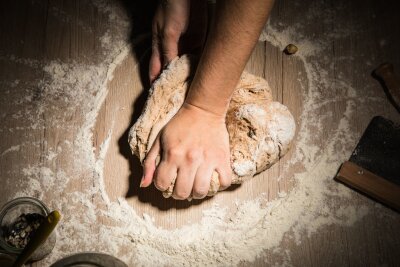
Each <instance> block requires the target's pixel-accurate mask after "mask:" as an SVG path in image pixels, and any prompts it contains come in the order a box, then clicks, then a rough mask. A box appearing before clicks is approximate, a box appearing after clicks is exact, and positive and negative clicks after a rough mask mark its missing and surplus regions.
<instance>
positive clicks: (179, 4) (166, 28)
mask: <svg viewBox="0 0 400 267" xmlns="http://www.w3.org/2000/svg"><path fill="white" fill-rule="evenodd" d="M191 11H193V12H191ZM206 31H207V1H205V0H194V1H190V0H162V1H160V4H159V5H158V8H157V10H156V13H155V16H154V19H153V26H152V32H153V37H152V54H151V58H150V65H149V78H150V83H152V82H153V81H154V80H155V79H156V78H157V77H158V75H159V74H160V72H161V70H162V68H164V67H165V66H166V65H167V64H168V63H169V62H171V60H172V59H174V58H175V57H176V56H178V55H182V54H184V53H196V52H199V50H201V49H202V47H203V44H204V41H205V35H206ZM181 37H182V38H181Z"/></svg>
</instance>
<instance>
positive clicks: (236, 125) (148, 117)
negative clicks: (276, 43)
mask: <svg viewBox="0 0 400 267" xmlns="http://www.w3.org/2000/svg"><path fill="white" fill-rule="evenodd" d="M191 61H192V64H191ZM193 61H194V60H193V59H192V58H191V57H189V56H187V55H184V56H181V57H179V58H175V59H174V60H173V61H172V62H171V63H170V64H169V65H168V66H167V68H166V69H165V70H164V71H163V72H162V74H161V75H160V77H159V78H158V79H157V80H156V81H155V82H154V83H153V86H152V87H151V88H150V91H149V97H148V99H147V102H146V104H145V107H144V110H143V113H142V115H141V116H140V117H139V119H138V120H137V122H136V123H135V124H134V125H133V126H132V128H131V129H130V132H129V144H130V147H131V149H132V152H133V153H134V154H135V155H136V156H138V157H139V159H140V161H141V162H143V160H144V158H145V156H146V153H147V152H148V151H149V150H150V148H151V146H152V144H153V142H154V140H155V138H156V137H157V135H158V133H159V132H160V130H161V129H162V128H163V127H164V125H165V124H167V123H168V121H169V120H170V119H171V118H172V117H173V116H174V115H175V114H176V113H177V112H178V110H179V108H180V107H181V106H182V104H183V102H184V98H185V95H186V91H187V90H188V88H189V85H190V81H191V74H192V71H193V70H192V68H191V66H192V67H193V66H194V65H195V63H194V62H193ZM226 116H227V117H226V126H227V130H228V133H229V143H230V152H231V166H232V171H233V172H232V174H233V177H232V184H240V183H242V182H243V181H245V180H246V179H248V178H251V177H253V176H254V175H255V174H257V173H260V172H262V171H264V170H266V169H268V168H269V167H270V166H271V165H272V164H274V163H275V162H277V161H278V160H279V158H281V157H282V156H283V155H284V154H285V153H286V152H287V151H288V150H289V147H290V144H291V142H292V140H293V138H294V134H295V128H296V126H295V121H294V119H293V116H292V114H291V113H290V111H289V110H288V109H287V107H286V106H284V105H282V104H280V103H279V102H274V101H273V100H272V94H271V89H270V87H269V85H268V83H267V81H265V80H264V79H262V78H260V77H256V76H254V75H251V74H249V73H247V72H243V74H242V76H241V77H240V81H239V83H238V85H237V88H236V90H235V91H234V93H233V96H232V100H231V102H230V104H229V109H228V112H227V115H226ZM174 183H175V181H173V183H172V184H171V186H170V187H169V188H168V190H166V191H165V192H163V195H164V197H170V196H171V195H172V192H173V187H174ZM218 188H219V179H218V173H216V172H214V173H213V176H212V179H211V185H210V190H209V192H208V195H209V196H210V195H214V194H216V193H217V192H218Z"/></svg>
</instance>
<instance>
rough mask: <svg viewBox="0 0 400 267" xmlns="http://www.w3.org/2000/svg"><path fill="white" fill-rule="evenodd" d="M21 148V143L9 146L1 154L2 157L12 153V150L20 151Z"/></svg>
mask: <svg viewBox="0 0 400 267" xmlns="http://www.w3.org/2000/svg"><path fill="white" fill-rule="evenodd" d="M20 148H21V145H16V146H12V147H10V148H7V149H6V150H4V151H3V153H1V154H0V157H2V156H4V155H6V154H8V153H10V152H18V151H19V150H20Z"/></svg>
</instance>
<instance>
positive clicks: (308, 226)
mask: <svg viewBox="0 0 400 267" xmlns="http://www.w3.org/2000/svg"><path fill="white" fill-rule="evenodd" d="M94 3H96V6H97V7H98V8H99V10H100V11H101V10H103V11H104V13H106V14H108V17H109V20H110V21H115V20H118V16H117V14H118V12H116V11H115V9H116V8H117V7H114V6H109V4H108V2H106V1H95V2H94ZM310 10H311V11H310V14H305V16H306V15H308V16H313V15H315V14H314V13H318V12H319V14H321V10H319V11H318V10H317V11H318V12H316V11H315V9H310ZM52 12H57V14H59V15H60V16H63V13H62V12H61V11H60V10H57V9H53V10H52ZM313 12H314V13H313ZM327 15H330V14H329V13H328V14H327ZM82 23H83V22H82ZM117 25H118V26H119V27H121V25H128V23H127V22H126V21H122V22H121V23H119V24H117ZM303 27H304V25H300V24H296V25H292V26H291V27H287V26H285V25H282V24H280V25H274V24H272V23H270V24H269V25H268V27H267V28H266V30H265V31H264V32H263V34H262V35H261V37H260V39H261V40H268V42H270V43H272V44H273V45H274V46H276V47H278V48H280V49H283V48H284V47H285V46H286V45H287V44H288V43H292V42H293V43H296V44H297V45H298V47H299V52H298V53H297V54H296V55H295V56H296V57H297V58H298V59H299V60H301V62H302V63H303V64H304V68H305V71H306V73H305V74H306V76H307V81H303V80H300V81H299V83H300V84H301V85H302V89H303V92H302V95H303V110H302V115H301V118H300V121H299V126H298V128H299V131H298V136H297V140H296V141H295V147H294V149H295V151H294V153H293V155H294V156H293V157H292V159H291V160H290V161H289V162H288V163H287V164H286V166H283V169H291V167H292V166H294V165H296V164H301V165H302V167H303V169H304V171H303V172H301V173H296V174H295V175H294V180H295V182H296V185H295V187H294V188H293V189H292V190H291V191H290V192H288V193H285V192H280V193H279V195H278V196H279V197H278V198H277V199H276V200H273V201H270V202H266V200H265V197H264V196H263V195H261V196H260V197H259V198H258V199H255V200H251V201H237V202H236V207H235V209H234V210H229V209H228V208H227V207H224V206H218V205H214V206H213V207H212V208H211V209H209V210H205V211H204V212H203V213H204V214H203V217H202V219H201V221H200V222H197V223H194V224H192V225H187V226H184V227H182V228H179V229H174V230H166V229H162V228H160V227H157V226H155V224H154V220H153V219H152V218H151V217H150V216H149V215H147V214H143V216H140V215H138V214H137V212H136V211H135V210H134V208H132V207H131V206H130V205H129V204H128V203H127V201H126V200H125V199H124V198H119V199H118V200H117V201H111V200H110V199H109V198H108V196H107V193H106V190H105V188H104V180H103V167H104V158H105V155H106V153H107V148H108V146H109V142H110V137H111V134H112V129H110V132H109V134H108V136H107V138H106V140H105V141H104V143H103V144H102V145H101V147H100V151H99V156H98V157H96V156H95V152H94V149H93V146H92V137H93V136H92V135H93V134H92V128H93V126H94V123H95V121H96V116H97V114H98V111H99V109H100V107H101V105H102V103H103V101H104V99H105V97H106V95H107V83H108V81H110V80H111V79H112V75H113V71H114V70H115V68H116V66H118V64H120V63H121V62H122V61H123V60H124V59H125V58H126V57H127V55H128V54H129V51H130V48H129V44H128V43H127V41H126V39H127V38H126V35H127V34H128V33H127V32H128V30H129V29H125V32H123V33H124V34H120V35H116V36H115V35H112V34H111V33H114V32H117V31H107V32H106V33H104V35H103V37H102V38H101V40H99V41H100V42H101V45H102V46H103V47H104V49H106V51H107V53H106V56H105V58H104V60H103V62H101V63H99V64H95V65H90V64H84V63H79V62H67V63H65V62H60V61H52V62H47V63H46V65H45V67H44V71H45V74H46V75H45V76H46V77H45V78H44V79H43V80H42V81H41V82H40V83H39V87H40V88H41V90H42V91H41V98H40V101H39V104H38V105H37V106H33V107H30V108H29V109H28V110H27V112H29V113H30V121H31V129H36V130H37V129H45V128H46V129H47V128H49V127H61V128H63V130H65V131H66V132H69V133H71V135H72V136H73V138H72V139H71V140H64V141H63V142H61V143H60V144H59V145H60V149H58V148H57V149H56V150H55V149H53V150H52V151H53V152H51V153H50V154H49V155H48V157H47V159H48V160H49V161H51V159H54V158H55V157H56V156H57V155H58V156H61V152H62V155H63V156H64V158H68V159H69V161H70V162H68V164H67V166H65V167H64V168H63V169H59V168H60V167H59V166H53V165H51V166H50V165H49V166H47V165H46V166H45V164H44V163H40V164H38V165H37V166H28V167H26V168H24V169H23V170H22V174H23V175H24V180H23V182H22V184H21V185H20V187H19V188H20V190H19V191H18V192H17V193H16V194H15V196H14V197H18V196H26V195H30V196H35V197H38V198H41V199H43V200H44V201H45V202H46V203H48V204H49V206H51V207H52V208H56V209H59V210H60V211H61V213H62V214H63V219H62V223H61V224H60V226H59V227H58V230H57V231H58V237H59V238H58V240H57V244H56V247H55V248H54V251H53V253H52V254H51V255H50V256H49V257H47V258H46V259H44V261H43V264H44V265H45V266H48V265H50V264H51V263H53V262H54V261H55V260H57V259H59V258H61V257H64V256H66V255H68V254H71V253H74V252H81V251H101V252H105V253H109V254H112V255H114V256H116V257H118V258H121V259H122V260H124V261H125V262H126V263H128V265H129V266H136V265H140V266H164V265H166V266H207V265H213V266H226V265H237V264H239V263H240V262H241V261H254V260H255V259H256V257H258V256H260V255H262V253H263V252H264V251H265V250H270V251H272V252H273V253H277V254H280V255H282V257H283V262H281V264H282V265H290V252H289V251H287V250H282V249H281V248H280V247H279V245H280V243H281V241H282V238H283V237H284V235H285V234H288V233H289V232H290V231H291V232H293V237H294V238H295V240H296V242H297V243H300V242H301V236H302V234H303V233H305V234H307V235H311V234H313V233H315V232H316V231H317V230H318V229H319V228H321V227H322V226H326V225H331V224H341V225H351V224H353V223H354V222H356V221H357V220H359V219H360V218H362V217H363V216H365V215H366V214H368V212H369V210H368V208H367V206H365V205H361V206H355V205H353V204H352V201H351V200H352V197H353V194H354V193H353V192H352V191H351V190H349V189H348V188H346V187H344V186H342V185H341V184H338V183H336V182H334V181H332V177H333V176H334V175H335V173H336V171H337V169H338V167H339V166H340V164H341V162H342V161H344V160H345V159H347V158H348V157H349V155H350V154H351V150H352V147H353V146H354V145H355V143H356V140H357V138H358V137H359V136H357V135H353V134H350V133H351V132H352V130H353V129H352V123H353V122H354V120H355V118H354V116H355V108H356V106H357V104H358V103H360V101H374V99H368V97H365V98H363V97H364V96H363V95H359V94H358V92H357V91H356V90H354V89H353V88H352V86H350V85H348V84H347V83H345V82H343V81H337V80H332V79H331V78H330V76H329V72H330V69H329V68H330V66H329V64H322V65H321V63H318V62H320V60H316V59H321V58H322V57H321V51H323V50H324V49H326V48H327V46H328V45H329V42H330V40H332V38H340V37H341V36H344V35H345V34H349V33H348V32H345V33H340V32H339V33H335V35H333V34H330V35H327V36H324V37H323V38H322V37H321V38H320V40H319V41H312V40H313V39H311V38H307V37H304V36H302V35H301V34H300V33H301V29H303ZM122 28H123V27H122ZM0 60H12V61H15V62H18V63H21V64H29V65H32V66H34V67H38V66H40V65H41V64H42V62H36V61H30V60H28V61H26V60H20V59H16V58H15V57H9V58H0ZM328 60H329V59H326V61H328ZM322 61H323V59H322ZM333 85H335V90H336V91H335V92H333V93H338V92H339V93H338V94H337V95H338V97H335V98H331V99H329V98H328V97H327V94H328V92H327V91H329V90H327V88H329V89H330V88H333ZM332 90H333V89H332ZM341 95H345V96H346V97H342V98H341V97H340V96H341ZM32 98H34V96H32ZM32 98H29V99H27V100H26V101H30V100H31V99H32ZM55 103H57V104H55ZM334 103H340V104H342V105H344V106H345V109H344V110H345V111H344V113H343V114H338V119H337V120H334V119H332V116H330V115H329V114H328V115H326V116H315V115H314V114H315V111H316V110H319V109H322V108H324V107H326V105H331V104H334ZM55 108H57V109H60V108H65V114H64V117H61V118H59V117H54V118H53V117H50V118H47V120H46V121H45V120H44V119H43V114H46V115H48V116H51V115H50V114H52V112H51V111H52V110H53V109H55ZM77 110H78V111H79V112H80V113H81V114H84V116H83V120H82V121H80V122H79V123H80V125H79V128H77V129H76V128H73V127H72V126H71V127H69V125H68V123H66V122H65V121H66V120H67V118H69V117H71V116H72V115H73V114H74V113H75V112H77ZM45 122H46V123H45ZM328 122H329V123H328ZM328 124H332V125H333V129H332V132H331V133H330V135H329V137H328V138H326V136H325V135H324V132H323V131H324V126H325V125H328ZM315 139H323V140H324V142H321V143H323V144H324V145H323V146H317V145H316V142H315ZM127 145H128V144H127ZM32 146H34V144H32ZM19 149H20V147H19V146H13V147H11V148H9V149H7V150H5V151H3V152H2V154H1V156H4V155H6V154H7V153H10V152H13V151H15V152H18V151H19ZM247 167H248V168H252V166H247ZM283 175H285V172H283V173H281V176H283ZM278 179H279V177H278ZM78 181H79V182H80V184H82V186H81V187H80V188H76V187H74V186H73V185H74V183H77V182H78ZM8 182H9V181H8ZM55 196H56V197H55ZM338 199H340V205H339V206H335V205H334V204H335V203H338V202H337V201H335V200H338ZM99 222H101V223H99Z"/></svg>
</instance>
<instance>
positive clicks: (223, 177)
mask: <svg viewBox="0 0 400 267" xmlns="http://www.w3.org/2000/svg"><path fill="white" fill-rule="evenodd" d="M215 170H216V172H217V173H218V175H219V184H220V186H219V191H222V190H225V189H227V188H228V187H229V186H231V183H232V170H231V169H230V168H228V167H226V168H224V167H217V168H216V169H215Z"/></svg>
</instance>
